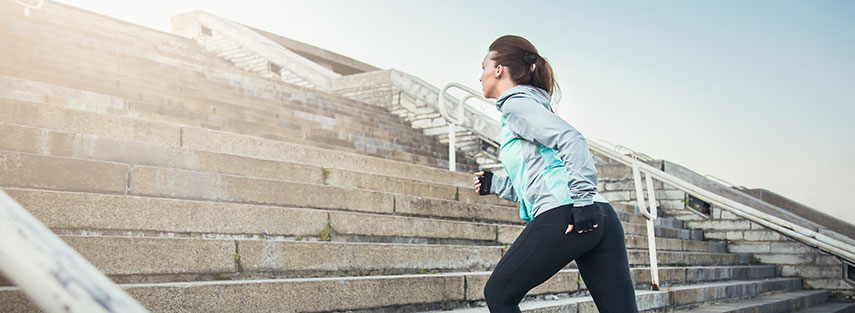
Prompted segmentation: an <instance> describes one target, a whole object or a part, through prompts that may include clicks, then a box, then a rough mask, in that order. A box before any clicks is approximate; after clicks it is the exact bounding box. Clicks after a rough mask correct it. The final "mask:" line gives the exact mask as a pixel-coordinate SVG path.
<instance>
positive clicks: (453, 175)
mask: <svg viewBox="0 0 855 313" xmlns="http://www.w3.org/2000/svg"><path fill="white" fill-rule="evenodd" d="M0 92H2V91H0ZM0 96H2V95H0ZM92 96H93V97H95V98H98V97H97V96H94V95H92ZM101 100H105V99H101ZM0 110H2V111H3V112H4V113H5V114H0V122H5V123H13V124H20V125H26V126H31V127H37V128H45V129H51V130H58V131H66V132H73V133H82V134H91V135H97V136H102V137H110V138H117V139H126V140H132V141H143V142H147V143H155V144H164V145H178V146H183V147H185V148H188V149H192V150H201V151H209V152H217V153H225V154H231V155H239V156H246V157H252V158H260V159H267V160H277V161H286V162H295V161H297V162H303V163H305V164H310V165H316V166H325V167H328V168H339V169H345V170H350V171H357V172H362V173H373V174H381V175H385V176H396V177H401V176H403V177H409V178H413V179H419V180H422V181H428V182H436V183H442V184H447V185H453V186H460V187H467V188H471V186H472V182H471V179H472V175H471V174H470V173H460V172H451V171H448V170H447V169H437V168H429V167H425V166H422V165H418V164H413V163H409V162H402V161H396V160H389V159H383V158H378V157H372V156H365V155H362V154H358V153H342V152H341V151H336V150H329V149H321V148H317V147H312V146H306V145H300V144H294V143H289V142H282V141H279V140H272V139H266V138H259V137H253V136H246V135H239V134H234V133H229V132H222V131H215V130H210V129H204V128H197V127H191V126H182V125H178V124H173V123H163V122H153V121H148V120H141V119H136V118H130V117H120V116H113V115H106V114H99V113H93V112H88V111H82V110H75V109H65V108H58V107H56V106H48V105H39V104H33V103H29V104H27V103H26V102H21V101H11V100H4V101H0ZM96 121H97V123H96ZM196 141H200V142H198V143H197V142H196ZM215 142H216V144H214V143H215ZM509 204H510V202H509Z"/></svg>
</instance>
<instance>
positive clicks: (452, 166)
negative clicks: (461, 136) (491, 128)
mask: <svg viewBox="0 0 855 313" xmlns="http://www.w3.org/2000/svg"><path fill="white" fill-rule="evenodd" d="M450 88H457V89H460V90H463V91H464V92H466V95H465V96H463V97H462V98H460V101H459V102H458V103H457V106H456V107H455V108H456V111H457V118H454V117H452V116H451V115H449V114H448V112H447V110H446V109H445V104H444V103H443V100H445V92H446V91H447V90H448V89H450ZM469 99H478V100H481V101H483V102H485V103H489V104H493V105H495V103H494V102H493V101H490V100H488V99H487V98H484V96H482V95H481V93H480V92H478V91H475V89H472V88H469V87H466V86H464V85H463V84H460V83H449V84H448V85H445V87H442V89H440V90H439V96H437V100H436V105H437V106H438V107H439V114H440V115H442V117H443V118H445V120H446V121H448V170H449V171H454V170H456V168H457V163H456V161H457V157H456V156H457V153H456V152H457V143H456V142H455V140H456V135H455V133H456V132H457V126H458V125H462V124H463V120H464V117H465V115H464V112H465V111H464V108H465V105H466V101H467V100H469Z"/></svg>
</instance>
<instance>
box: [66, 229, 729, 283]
mask: <svg viewBox="0 0 855 313" xmlns="http://www.w3.org/2000/svg"><path fill="white" fill-rule="evenodd" d="M90 234H97V232H90ZM61 238H62V239H63V240H65V241H66V242H67V243H68V245H69V246H71V247H72V248H73V249H75V250H76V251H77V252H78V253H80V255H82V256H83V257H84V258H86V259H87V260H89V261H90V262H91V263H92V264H93V265H94V266H95V267H96V268H98V269H99V270H100V271H102V272H104V273H105V274H106V275H110V276H116V277H115V279H118V280H120V281H123V282H140V281H156V280H167V281H174V280H176V279H182V278H183V279H186V278H188V277H190V278H191V279H193V280H200V279H202V280H204V279H223V278H228V279H247V278H256V277H265V278H267V277H275V278H281V277H329V276H363V275H396V274H413V273H424V272H453V271H487V270H491V269H493V268H494V267H495V265H496V264H497V263H498V262H499V259H500V258H501V256H502V254H503V250H504V247H502V246H474V245H430V244H392V243H370V242H335V241H302V240H300V241H294V240H257V239H240V238H228V236H221V238H217V239H202V238H169V237H142V236H93V235H85V236H62V237H61ZM315 240H317V239H315ZM141 252H144V253H141ZM657 255H658V256H659V259H660V265H661V266H664V267H695V268H698V267H704V266H718V265H734V266H738V265H744V264H738V263H736V262H734V261H738V258H729V257H727V256H728V255H726V254H715V253H701V252H673V251H659V252H657ZM628 256H629V264H630V267H634V268H635V267H640V266H646V265H647V264H648V262H647V259H646V256H647V254H646V251H643V252H642V251H639V250H635V249H629V250H628ZM200 260H204V261H203V262H200ZM566 268H568V269H570V268H576V264H575V262H571V263H570V264H568V265H567V267H566ZM640 270H641V271H642V272H644V273H647V275H648V276H649V270H648V269H646V268H641V269H640ZM660 274H661V275H662V277H667V278H661V280H662V282H665V283H680V282H683V281H685V280H686V277H685V275H686V272H685V269H682V268H680V269H677V270H676V272H675V273H672V272H671V271H668V270H663V271H662V272H660ZM704 274H706V275H715V274H718V273H717V272H715V271H712V272H706V273H704ZM638 275H641V274H640V273H639V274H638ZM666 275H667V276H666ZM702 277H711V276H702ZM712 277H714V276H712ZM642 281H645V282H649V279H645V278H643V277H642Z"/></svg>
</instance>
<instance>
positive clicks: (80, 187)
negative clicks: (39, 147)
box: [0, 150, 129, 194]
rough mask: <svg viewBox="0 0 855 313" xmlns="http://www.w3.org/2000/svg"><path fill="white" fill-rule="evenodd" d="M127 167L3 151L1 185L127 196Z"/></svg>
mask: <svg viewBox="0 0 855 313" xmlns="http://www.w3.org/2000/svg"><path fill="white" fill-rule="evenodd" d="M128 169H129V167H128V166H127V165H124V164H118V163H111V162H98V161H87V160H77V159H69V158H60V157H48V156H40V155H35V154H28V153H19V152H12V151H3V150H0V186H3V187H22V188H43V189H53V190H66V191H91V192H100V193H110V194H124V193H125V191H126V189H127V184H128Z"/></svg>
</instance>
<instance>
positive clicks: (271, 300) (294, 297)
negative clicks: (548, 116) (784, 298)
mask: <svg viewBox="0 0 855 313" xmlns="http://www.w3.org/2000/svg"><path fill="white" fill-rule="evenodd" d="M474 276H479V277H481V278H483V277H484V276H486V274H485V273H474V274H472V273H444V274H426V275H422V274H417V275H388V276H362V277H329V278H294V279H265V280H249V281H207V282H185V283H147V284H124V285H122V287H123V288H125V290H126V291H127V292H128V293H129V294H130V295H131V296H133V297H134V298H136V299H137V300H138V301H140V302H141V303H142V304H143V305H144V306H145V307H146V308H147V309H149V310H150V311H151V312H175V311H192V312H213V311H217V312H238V311H240V312H258V311H271V310H273V311H278V312H304V311H312V312H321V311H345V310H367V311H371V310H372V309H373V310H378V309H379V310H380V311H384V310H390V309H391V310H394V311H412V310H414V309H415V310H419V309H422V310H424V309H427V310H431V309H440V308H446V309H450V308H454V307H461V306H463V305H465V304H466V303H467V302H470V301H476V300H477V298H471V295H470V293H469V292H468V290H467V286H469V285H470V278H472V277H474ZM473 282H474V281H473ZM479 283H480V282H479ZM568 283H569V282H568ZM798 284H799V283H798V279H790V278H772V279H763V280H749V281H729V282H716V283H703V284H696V285H689V286H680V287H674V288H668V289H667V290H661V291H645V290H638V291H636V292H637V299H638V300H637V301H638V302H639V304H640V309H643V310H650V309H667V308H671V307H675V306H676V307H681V306H686V305H693V304H696V303H699V302H701V303H702V302H707V301H719V300H722V299H729V298H737V297H753V296H757V295H761V294H763V293H768V292H772V291H782V290H796V289H797V288H798ZM565 289H567V288H566V287H565ZM376 295H383V296H382V297H377V296H376ZM315 299H324V301H316V300H315ZM524 305H525V307H526V308H529V307H531V306H533V305H534V306H538V307H539V308H541V309H543V308H551V309H553V310H550V311H555V310H557V309H563V310H562V311H563V312H566V311H567V309H568V308H569V307H570V306H572V307H573V309H574V310H573V312H576V310H575V309H576V308H577V307H578V308H579V309H580V310H579V312H593V311H595V310H596V309H595V308H594V305H593V302H592V301H591V300H590V297H572V298H569V299H567V300H558V301H539V302H537V301H532V302H526V303H524ZM0 306H2V307H0V311H10V312H11V311H14V312H35V311H37V310H35V309H34V307H33V305H32V303H31V302H30V301H29V300H27V299H26V298H25V297H24V295H23V294H22V293H21V292H20V291H19V290H18V288H15V287H0ZM475 310H476V311H479V312H480V311H484V312H486V308H481V309H475ZM592 310H593V311H592ZM456 311H461V312H463V311H466V310H456ZM526 311H529V312H531V310H530V309H527V310H526Z"/></svg>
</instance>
